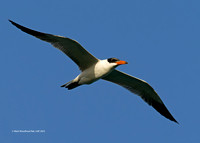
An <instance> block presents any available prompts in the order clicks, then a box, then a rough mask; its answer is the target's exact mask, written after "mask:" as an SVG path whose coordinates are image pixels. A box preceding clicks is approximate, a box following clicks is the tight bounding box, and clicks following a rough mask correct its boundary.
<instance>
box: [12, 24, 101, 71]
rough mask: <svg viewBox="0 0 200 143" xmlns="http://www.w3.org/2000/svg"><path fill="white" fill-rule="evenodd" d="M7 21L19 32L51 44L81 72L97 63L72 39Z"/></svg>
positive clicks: (95, 59)
mask: <svg viewBox="0 0 200 143" xmlns="http://www.w3.org/2000/svg"><path fill="white" fill-rule="evenodd" d="M9 21H10V22H11V23H12V24H13V25H15V26H16V27H17V28H19V29H20V30H22V31H24V32H26V33H28V34H30V35H32V36H35V37H37V38H39V39H40V40H43V41H46V42H49V43H51V44H52V45H53V46H54V47H55V48H58V49H59V50H61V51H62V52H64V53H65V54H66V55H67V56H69V57H70V58H71V59H72V60H73V61H74V62H75V63H76V64H77V65H78V66H79V68H80V70H82V71H83V70H85V69H87V68H89V67H90V66H92V65H93V64H95V63H97V62H98V59H97V58H95V57H94V56H93V55H91V54H90V53H89V52H88V51H87V50H85V49H84V48H83V47H82V46H81V45H80V44H79V43H78V42H76V41H74V40H72V39H69V38H66V37H62V36H56V35H52V34H47V33H42V32H38V31H35V30H31V29H29V28H26V27H24V26H21V25H19V24H17V23H15V22H13V21H11V20H9Z"/></svg>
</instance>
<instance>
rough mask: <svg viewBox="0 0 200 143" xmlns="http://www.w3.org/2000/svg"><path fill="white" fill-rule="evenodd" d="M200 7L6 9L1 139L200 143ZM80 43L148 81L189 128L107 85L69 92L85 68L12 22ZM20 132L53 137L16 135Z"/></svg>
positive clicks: (13, 5)
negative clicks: (69, 83) (66, 86)
mask: <svg viewBox="0 0 200 143" xmlns="http://www.w3.org/2000/svg"><path fill="white" fill-rule="evenodd" d="M199 5H200V2H199V1H197V0H193V1H189V0H175V1H173V0H168V1H159V0H124V1H119V0H115V1H114V0H113V1H111V0H101V1H94V0H93V1H92V0H84V1H81V0H74V1H69V0H60V1H52V0H34V1H26V0H18V1H11V0H7V1H4V2H3V3H2V4H1V5H0V17H1V18H0V21H1V28H0V33H1V48H0V51H1V52H0V65H1V75H0V76H1V82H0V88H1V90H0V94H1V96H0V98H1V99H0V113H1V117H0V141H1V142H4V143H13V142H24V143H25V142H29V143H34V142H48V143H54V142H59V143H64V142H65V143H80V142H85V143H102V142H104V143H110V142H115V143H124V142H126V143H132V142H154V143H160V142H163V143H169V142H182V143H188V142H192V143H195V142H199V141H200V139H199V130H200V124H199V121H200V115H199V108H200V106H199V100H200V96H199V87H200V86H199V79H200V78H199V73H200V66H199V65H200V56H199V53H200V40H199V38H200V18H199V16H200V9H199ZM8 19H11V20H13V21H15V22H17V23H19V24H21V25H24V26H27V27H29V28H32V29H35V30H38V31H42V32H46V33H52V34H56V35H62V36H66V37H69V38H72V39H75V40H77V41H78V42H79V43H80V44H81V45H82V46H83V47H85V48H86V49H87V50H88V51H89V52H91V53H92V54H94V55H95V56H96V57H97V58H100V59H106V58H110V57H117V58H119V59H122V60H126V61H128V63H129V64H128V65H124V66H121V67H118V69H119V70H122V71H124V72H126V73H128V74H131V75H133V76H136V77H138V78H141V79H144V80H145V81H147V82H148V83H149V84H150V85H151V86H152V87H153V88H154V89H155V90H156V91H157V93H158V94H159V95H160V97H161V99H162V100H163V102H164V103H165V105H166V106H167V108H168V109H169V111H170V112H171V113H172V115H173V116H174V117H175V119H176V120H177V121H178V122H179V123H180V125H178V124H175V123H174V122H171V121H169V120H167V119H166V118H164V117H163V116H161V115H160V114H159V113H158V112H156V111H155V110H154V109H153V108H152V107H150V106H148V105H147V104H146V103H145V102H143V100H141V99H140V98H139V97H138V96H136V95H134V94H132V93H130V92H129V91H127V90H125V89H123V88H122V87H119V86H117V85H115V84H112V83H108V82H105V81H103V80H100V81H98V82H96V83H94V84H92V85H90V86H86V85H85V86H81V87H78V88H76V89H74V90H71V91H68V90H66V89H64V88H61V87H60V85H62V84H64V83H66V82H67V81H70V80H71V79H73V78H74V77H76V76H77V75H78V74H79V70H78V68H77V66H76V65H75V64H74V63H73V62H72V61H71V60H70V59H69V58H68V57H67V56H65V55H64V54H63V53H62V52H60V51H59V50H57V49H55V48H53V47H52V46H51V45H49V44H48V43H45V42H43V41H40V40H38V39H36V38H34V37H32V36H29V35H27V34H25V33H23V32H21V31H19V30H18V29H17V28H16V27H14V26H13V25H11V24H10V23H9V22H8ZM12 130H45V133H14V132H12Z"/></svg>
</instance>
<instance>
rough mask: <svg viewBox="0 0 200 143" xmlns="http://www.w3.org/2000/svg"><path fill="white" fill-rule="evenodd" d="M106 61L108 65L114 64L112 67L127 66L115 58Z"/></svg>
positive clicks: (124, 62)
mask: <svg viewBox="0 0 200 143" xmlns="http://www.w3.org/2000/svg"><path fill="white" fill-rule="evenodd" d="M107 61H108V62H109V63H110V64H114V66H119V65H124V64H128V63H127V62H126V61H122V60H119V59H117V58H109V59H107Z"/></svg>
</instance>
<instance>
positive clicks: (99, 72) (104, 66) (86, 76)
mask: <svg viewBox="0 0 200 143" xmlns="http://www.w3.org/2000/svg"><path fill="white" fill-rule="evenodd" d="M115 66H116V65H115V64H113V63H109V62H108V61H107V60H99V62H97V63H96V64H95V65H93V66H91V67H90V68H88V69H86V70H84V71H83V72H82V73H81V74H80V75H79V76H78V77H77V79H78V80H79V84H91V83H93V82H95V81H97V80H98V79H100V78H102V77H104V76H105V75H107V74H109V73H110V72H111V71H112V70H113V69H114V67H115Z"/></svg>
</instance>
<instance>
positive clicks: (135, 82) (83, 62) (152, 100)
mask: <svg viewBox="0 0 200 143" xmlns="http://www.w3.org/2000/svg"><path fill="white" fill-rule="evenodd" d="M9 21H10V22H11V23H12V24H13V25H14V26H16V27H17V28H19V29H20V30H22V31H23V32H26V33H28V34H30V35H32V36H35V37H36V38H39V39H40V40H43V41H46V42H49V43H50V44H52V45H53V46H54V47H55V48H57V49H59V50H61V51H62V52H63V53H65V54H66V55H67V56H69V57H70V58H71V59H72V60H73V61H74V62H75V63H76V64H77V65H78V66H79V69H80V70H81V73H80V74H79V75H78V76H77V77H76V78H75V79H73V80H71V81H69V82H67V83H66V84H64V85H62V86H61V87H65V88H67V89H68V90H71V89H73V88H76V87H78V86H80V85H84V84H91V83H93V82H95V81H97V80H99V79H103V80H106V81H110V82H113V83H115V84H118V85H120V86H122V87H124V88H126V89H128V90H129V91H131V92H133V93H135V94H137V95H139V96H140V97H141V98H142V99H143V100H144V101H145V102H147V103H148V104H149V105H151V106H152V107H153V108H154V109H156V110H157V111H158V112H159V113H160V114H161V115H163V116H164V117H166V118H168V119H169V120H171V121H174V122H176V123H178V122H177V121H176V120H175V119H174V117H173V116H172V115H171V114H170V112H169V111H168V109H167V108H166V106H165V105H164V103H163V102H162V100H161V98H160V97H159V96H158V94H157V93H156V92H155V90H154V89H153V88H152V87H151V86H150V85H149V84H148V83H147V82H145V81H144V80H141V79H138V78H135V77H133V76H131V75H128V74H126V73H123V72H121V71H119V70H116V69H115V68H116V67H117V66H119V65H124V64H127V62H126V61H123V60H119V59H117V58H108V59H104V60H100V59H98V58H96V57H94V56H93V55H91V54H90V53H89V52H88V51H87V50H85V49H84V48H83V47H82V46H81V45H80V44H79V43H78V42H77V41H75V40H72V39H70V38H66V37H63V36H57V35H52V34H47V33H42V32H38V31H35V30H31V29H29V28H26V27H24V26H21V25H19V24H17V23H15V22H13V21H11V20H9Z"/></svg>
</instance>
